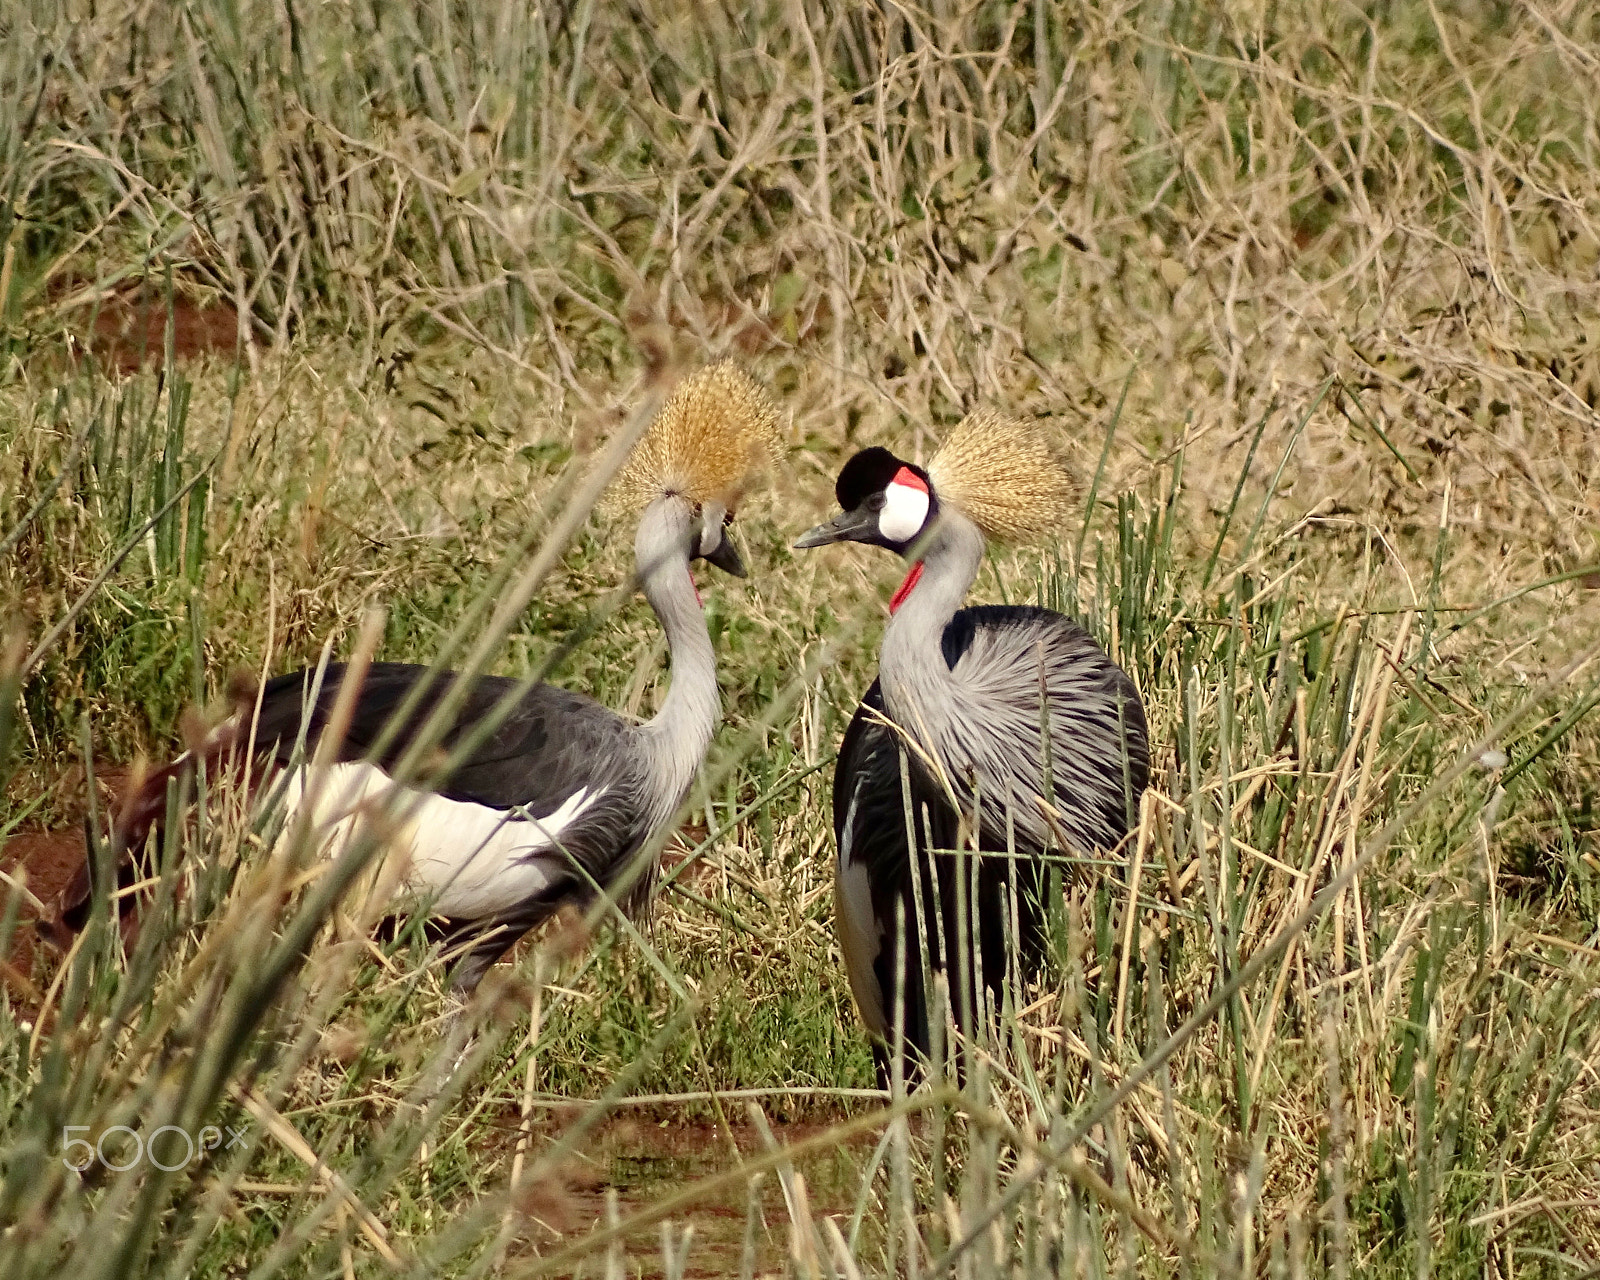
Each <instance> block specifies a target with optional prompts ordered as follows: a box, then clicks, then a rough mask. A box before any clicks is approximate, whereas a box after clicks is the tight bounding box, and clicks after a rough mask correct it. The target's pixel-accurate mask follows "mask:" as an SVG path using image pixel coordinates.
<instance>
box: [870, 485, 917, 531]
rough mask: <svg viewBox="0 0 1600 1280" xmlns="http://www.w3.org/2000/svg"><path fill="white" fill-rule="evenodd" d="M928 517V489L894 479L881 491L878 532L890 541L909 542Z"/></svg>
mask: <svg viewBox="0 0 1600 1280" xmlns="http://www.w3.org/2000/svg"><path fill="white" fill-rule="evenodd" d="M927 518H928V491H927V490H926V489H923V488H920V487H916V488H914V487H912V486H911V485H909V484H902V483H900V481H898V480H896V481H894V482H893V483H891V484H890V485H889V487H888V488H887V489H885V490H884V491H883V510H882V511H881V512H880V513H879V514H878V532H879V533H881V534H882V535H883V536H884V537H885V538H886V539H888V540H889V541H890V542H910V541H911V539H913V538H915V537H916V536H917V534H918V533H919V532H921V530H922V525H923V522H924V521H925V520H927Z"/></svg>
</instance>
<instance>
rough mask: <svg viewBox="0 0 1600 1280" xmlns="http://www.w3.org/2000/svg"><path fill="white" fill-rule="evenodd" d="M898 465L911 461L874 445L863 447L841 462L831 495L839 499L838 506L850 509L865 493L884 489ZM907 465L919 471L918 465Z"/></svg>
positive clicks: (861, 501) (855, 505)
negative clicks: (840, 469)
mask: <svg viewBox="0 0 1600 1280" xmlns="http://www.w3.org/2000/svg"><path fill="white" fill-rule="evenodd" d="M901 467H911V464H910V463H909V462H902V461H901V460H900V459H899V458H897V457H895V456H894V454H892V453H890V452H889V451H888V450H887V449H883V448H879V447H878V446H877V445H874V446H873V447H872V448H870V449H863V450H862V451H861V452H860V453H858V454H856V456H855V457H853V458H851V459H850V461H849V462H847V463H845V464H844V470H843V471H841V472H840V473H839V479H838V481H837V482H836V483H835V484H834V486H833V494H834V497H836V498H838V499H839V506H840V507H841V508H843V509H844V510H845V511H854V510H855V509H856V508H857V507H859V506H860V505H861V504H862V503H863V502H865V501H866V500H867V496H868V495H869V494H873V493H877V492H879V491H880V490H882V489H887V488H888V487H889V482H890V481H891V480H893V479H894V477H895V473H896V472H897V471H899V470H900V468H901ZM911 469H912V470H913V471H915V472H917V473H918V474H919V475H920V474H922V468H921V467H911Z"/></svg>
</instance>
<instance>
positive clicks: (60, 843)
mask: <svg viewBox="0 0 1600 1280" xmlns="http://www.w3.org/2000/svg"><path fill="white" fill-rule="evenodd" d="M82 865H83V835H82V833H81V832H76V831H19V832H14V833H13V834H12V835H11V836H10V837H9V838H8V839H7V840H6V842H5V845H4V846H3V847H0V871H4V872H5V873H6V874H7V875H10V876H13V877H15V876H16V875H17V872H18V871H19V870H20V871H23V872H25V873H26V876H27V880H26V883H27V886H28V891H29V892H30V893H32V894H33V895H34V897H36V898H38V899H39V900H40V901H42V902H43V903H44V904H45V905H46V906H54V905H55V900H56V895H57V894H59V893H60V892H61V890H62V889H64V888H66V885H67V881H69V880H71V879H72V876H73V874H74V873H75V872H76V871H77V870H78V868H79V867H80V866H82ZM6 891H7V890H6V887H5V886H3V885H0V893H4V892H6ZM41 953H42V957H41ZM58 955H59V953H58V952H57V951H56V949H55V948H54V947H53V946H50V945H49V944H48V943H46V942H45V941H44V939H43V938H41V937H40V935H39V926H38V925H37V924H36V923H35V913H34V911H33V910H32V908H31V907H30V906H29V905H28V904H27V903H26V902H25V903H23V905H22V910H21V912H20V913H19V915H18V919H17V927H16V929H15V931H14V932H13V933H12V935H11V941H10V944H9V947H8V949H7V951H6V952H5V953H4V954H3V955H0V962H3V963H4V964H5V965H7V966H9V967H8V968H6V969H3V970H0V974H3V975H4V978H5V982H6V985H7V986H8V987H9V988H10V990H11V994H12V996H13V997H15V998H16V999H17V1000H19V1001H20V1002H21V1004H22V1005H23V1006H25V1007H28V1008H32V1007H34V1006H35V1005H36V1003H37V994H38V993H37V989H35V990H30V989H29V988H30V987H33V988H38V987H39V986H41V985H42V983H43V982H48V981H49V977H48V975H47V973H45V972H44V970H45V969H46V968H47V967H48V966H50V965H53V963H54V960H55V958H56V957H57V956H58ZM18 979H21V981H19V980H18Z"/></svg>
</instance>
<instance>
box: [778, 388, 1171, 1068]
mask: <svg viewBox="0 0 1600 1280" xmlns="http://www.w3.org/2000/svg"><path fill="white" fill-rule="evenodd" d="M1072 490H1073V485H1072V482H1071V478H1070V476H1069V475H1068V473H1067V471H1066V469H1065V467H1064V466H1063V465H1062V464H1061V462H1060V461H1059V460H1058V459H1057V458H1056V457H1055V456H1054V455H1053V454H1052V452H1051V450H1050V449H1049V448H1048V446H1047V445H1046V443H1045V441H1044V440H1043V438H1042V437H1041V435H1040V434H1039V432H1038V431H1037V430H1036V429H1035V428H1033V427H1030V426H1028V425H1027V424H1024V423H1021V422H1014V421H1010V420H1007V419H1004V418H1001V417H999V416H997V415H995V414H993V413H989V412H979V413H975V414H973V415H971V416H969V417H968V418H967V419H966V420H965V421H964V422H962V423H961V425H960V426H959V427H957V428H956V430H955V431H954V432H953V433H952V435H951V436H950V438H949V439H948V440H947V441H946V442H945V443H944V445H943V446H942V447H941V448H940V449H939V450H938V451H937V453H935V455H934V457H933V459H932V460H931V461H930V462H929V464H928V466H927V468H926V469H924V468H922V467H919V466H916V465H915V464H913V463H910V462H907V461H905V460H903V459H901V458H897V457H896V456H895V455H894V454H892V453H890V452H889V451H888V450H887V449H881V448H872V449H866V450H863V451H862V452H860V453H858V454H856V455H855V456H854V457H853V458H851V459H850V461H849V462H847V463H846V464H845V466H844V469H843V470H842V471H841V472H840V473H839V478H838V482H837V486H836V493H837V496H838V500H839V506H840V507H841V508H842V510H841V512H840V513H839V514H838V515H836V516H835V517H834V518H833V519H832V520H830V521H828V522H827V523H826V524H821V525H818V526H817V527H816V528H814V529H811V530H809V531H808V532H806V533H805V534H804V535H803V536H802V537H801V538H800V539H799V540H798V541H797V542H796V543H795V546H796V548H807V547H820V546H825V545H827V544H829V543H834V542H864V543H868V544H871V545H873V546H879V547H886V548H888V549H889V550H890V551H893V552H895V553H896V554H898V555H900V556H903V557H905V558H906V559H907V560H909V561H910V563H911V567H910V572H909V573H908V574H907V575H906V578H905V581H904V583H903V584H902V585H901V587H900V589H899V590H898V591H896V592H895V594H894V597H893V599H892V600H891V601H890V605H889V608H890V612H891V617H890V620H889V624H888V627H887V629H886V630H885V631H884V634H883V643H882V650H881V653H880V655H879V667H878V678H877V679H876V680H874V681H873V683H872V687H871V688H869V689H868V690H867V692H866V694H865V695H864V696H863V697H862V700H861V704H860V706H859V707H858V708H857V709H856V713H855V716H854V718H853V719H852V720H851V721H850V726H849V728H848V729H847V730H846V731H845V735H844V741H843V743H842V744H841V746H840V748H839V760H838V764H837V766H836V768H835V772H834V781H833V826H834V835H835V838H836V839H837V842H838V864H837V869H836V878H835V891H834V903H835V914H836V919H837V927H838V933H839V941H840V945H841V948H842V950H843V952H844V958H845V965H846V967H847V969H848V971H849V978H850V988H851V991H852V993H853V994H854V996H855V1000H856V1005H857V1007H858V1008H859V1010H860V1012H861V1017H862V1020H863V1021H864V1022H865V1023H866V1026H867V1028H868V1030H869V1031H870V1032H871V1033H872V1036H873V1038H874V1042H875V1052H876V1054H877V1058H878V1063H879V1068H880V1072H881V1073H883V1074H885V1075H887V1070H888V1057H887V1053H888V1048H889V1046H890V1044H891V1043H892V1041H893V1035H894V1017H895V998H896V991H897V989H899V990H903V991H904V997H905V1003H904V1034H905V1041H906V1044H907V1045H908V1046H909V1047H910V1048H912V1049H914V1050H916V1052H917V1054H919V1055H921V1057H922V1058H924V1059H926V1058H927V1057H928V1055H929V1053H930V1050H931V1045H932V1037H933V1027H932V1026H931V1025H930V1022H931V1019H932V1018H933V1017H934V1016H935V1006H934V1005H933V1004H932V1001H931V999H930V997H931V993H930V992H929V991H927V990H926V989H925V986H924V974H923V960H922V957H923V955H924V954H925V955H926V956H927V960H928V963H929V968H930V971H931V972H942V973H943V974H944V975H945V980H946V982H947V984H948V991H949V1001H950V1012H951V1013H952V1015H953V1016H954V1018H955V1020H956V1023H957V1025H958V1026H960V1027H961V1028H963V1030H971V1029H972V1027H973V1021H972V1019H973V1017H974V1015H975V1014H981V1012H982V1002H983V1001H984V998H985V995H984V993H986V992H987V993H990V994H992V995H993V997H994V999H995V1000H996V1002H997V1006H998V1001H999V1000H1000V998H1001V995H1002V992H1003V985H1002V984H1003V983H1004V981H1005V975H1006V973H1007V969H1008V964H1009V960H1010V957H1011V955H1012V954H1013V951H1012V948H1011V946H1010V945H1009V944H1008V935H1010V937H1012V938H1014V940H1015V944H1016V948H1015V952H1014V954H1015V955H1016V956H1017V957H1018V959H1019V961H1020V964H1021V969H1022V972H1021V974H1020V975H1019V976H1020V977H1022V978H1027V977H1029V976H1031V975H1032V974H1033V973H1034V972H1036V971H1037V968H1038V965H1039V963H1040V961H1041V959H1042V956H1043V943H1044V936H1043V929H1042V926H1043V902H1042V896H1041V895H1042V892H1043V889H1044V885H1045V875H1044V864H1043V863H1042V861H1041V859H1042V858H1043V857H1044V856H1045V855H1047V854H1056V855H1067V856H1073V855H1082V854H1088V853H1091V852H1093V851H1095V850H1109V849H1113V848H1115V847H1116V846H1117V845H1118V843H1119V842H1120V841H1121V840H1122V839H1123V837H1124V836H1125V835H1126V834H1127V832H1128V830H1129V828H1130V826H1131V825H1132V824H1133V822H1134V820H1135V817H1136V814H1137V811H1138V802H1139V795H1140V793H1141V792H1142V791H1143V790H1144V788H1145V784H1146V781H1147V779H1148V776H1149V743H1148V737H1147V731H1146V728H1145V718H1144V709H1143V707H1142V705H1141V704H1140V701H1139V693H1138V690H1137V689H1136V688H1135V687H1134V684H1133V681H1132V680H1131V679H1129V677H1128V676H1127V675H1126V673H1124V672H1123V671H1122V670H1121V668H1119V667H1118V666H1117V665H1116V664H1115V663H1114V662H1112V661H1111V659H1110V658H1109V657H1107V656H1106V654H1105V653H1104V652H1103V651H1102V650H1101V649H1100V647H1099V646H1098V645H1097V644H1095V642H1094V641H1093V640H1092V639H1091V638H1090V637H1089V635H1088V633H1087V632H1085V631H1084V629H1083V628H1082V627H1081V626H1080V625H1079V624H1078V623H1076V622H1075V621H1073V620H1072V619H1071V618H1068V617H1066V616H1064V615H1062V614H1060V613H1056V612H1054V611H1052V610H1049V609H1040V608H1032V607H1027V606H1018V605H1010V606H997V605H978V606H974V607H971V608H962V607H961V605H962V602H963V601H964V599H965V598H966V595H967V591H968V589H969V588H970V587H971V586H972V583H973V580H974V579H975V578H976V576H977V573H978V569H979V566H980V564H981V562H982V559H983V554H984V547H985V539H986V538H993V539H996V540H1005V541H1011V542H1020V541H1025V540H1038V539H1041V538H1045V537H1048V536H1050V535H1051V534H1052V533H1053V532H1054V531H1055V530H1057V529H1058V528H1059V527H1060V525H1061V523H1062V521H1063V520H1064V519H1065V517H1066V515H1067V512H1068V504H1069V500H1070V497H1071V494H1072ZM907 798H909V801H910V812H909V815H908V812H907V805H906V803H905V801H906V799H907ZM913 841H914V845H915V847H914V848H913V847H912V842H913ZM974 848H975V849H976V850H977V853H976V855H975V856H973V857H971V858H959V859H958V858H957V857H955V856H953V855H952V854H950V853H948V852H935V851H941V850H942V851H951V850H957V849H965V850H972V849H974ZM897 920H903V921H904V934H903V935H902V934H901V933H900V932H899V929H898V926H897ZM902 936H903V939H904V942H903V945H902V943H901V938H902ZM974 943H975V944H976V945H973V944H974Z"/></svg>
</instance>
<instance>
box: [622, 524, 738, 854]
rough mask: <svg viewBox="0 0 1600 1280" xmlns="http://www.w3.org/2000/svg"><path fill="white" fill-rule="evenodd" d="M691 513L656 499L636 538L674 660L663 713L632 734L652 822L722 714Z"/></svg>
mask: <svg viewBox="0 0 1600 1280" xmlns="http://www.w3.org/2000/svg"><path fill="white" fill-rule="evenodd" d="M695 528H696V521H695V516H694V511H693V509H692V508H691V507H690V505H689V503H688V502H687V501H685V500H684V499H683V498H679V497H673V496H668V497H664V498H657V499H656V500H655V501H654V502H652V503H651V504H650V506H649V507H647V508H646V509H645V512H644V515H643V516H642V517H641V518H640V521H639V532H638V534H637V536H636V537H635V539H634V558H635V562H636V563H637V565H638V571H639V577H640V582H641V585H642V587H643V589H644V596H645V599H646V600H648V601H649V602H650V607H651V608H652V609H654V610H655V613H656V617H658V618H659V619H660V620H661V628H662V630H663V631H665V632H666V635H667V651H668V653H669V654H670V655H671V660H672V676H671V685H670V687H669V688H668V690H667V696H666V698H665V699H664V700H663V701H662V703H661V709H660V710H659V711H657V712H656V714H655V716H654V718H652V719H650V720H648V721H646V722H645V723H644V724H642V725H640V726H639V727H638V729H637V731H636V732H637V734H638V741H639V744H640V747H641V750H642V751H643V754H644V758H645V765H646V775H647V785H648V788H649V795H648V796H647V797H644V799H645V801H646V803H647V805H649V807H650V809H651V817H652V825H656V824H658V823H661V822H665V821H666V820H667V819H668V818H669V817H671V816H672V814H673V812H674V811H675V810H676V809H677V807H678V806H679V805H680V804H681V803H682V802H683V798H684V796H685V795H687V794H688V791H689V784H690V783H691V782H692V781H694V775H695V770H697V769H698V768H699V767H700V762H701V761H702V760H704V759H705V754H706V748H707V747H708V746H710V744H711V736H712V734H714V733H715V732H716V729H717V721H718V719H719V718H720V717H721V714H722V703H721V698H720V696H719V694H718V690H717V663H716V655H715V654H714V653H713V652H712V649H711V635H710V633H709V632H708V631H707V630H706V619H705V613H704V611H703V610H702V609H701V607H700V602H699V600H698V599H697V598H696V595H695V588H694V579H693V578H692V577H691V576H690V572H689V547H690V542H691V540H692V537H693V532H694V530H695Z"/></svg>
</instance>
